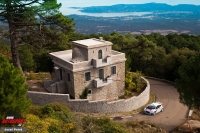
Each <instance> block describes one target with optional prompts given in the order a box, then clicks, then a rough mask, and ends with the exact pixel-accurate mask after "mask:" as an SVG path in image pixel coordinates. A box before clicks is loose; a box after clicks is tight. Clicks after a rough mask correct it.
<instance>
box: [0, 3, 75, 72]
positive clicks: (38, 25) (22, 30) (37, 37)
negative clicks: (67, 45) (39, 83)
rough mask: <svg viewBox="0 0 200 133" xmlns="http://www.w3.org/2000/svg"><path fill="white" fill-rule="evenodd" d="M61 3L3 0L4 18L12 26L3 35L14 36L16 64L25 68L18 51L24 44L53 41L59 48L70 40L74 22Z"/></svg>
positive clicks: (13, 60) (13, 44)
mask: <svg viewBox="0 0 200 133" xmlns="http://www.w3.org/2000/svg"><path fill="white" fill-rule="evenodd" d="M60 7H61V4H59V3H57V1H56V0H28V1H25V0H17V1H16V0H1V1H0V10H1V11H2V12H1V14H0V17H1V21H2V22H7V24H8V28H9V30H7V31H9V32H7V31H6V30H5V31H3V32H1V36H3V37H5V38H9V40H10V44H11V53H12V62H13V65H14V66H15V67H17V68H19V69H20V70H22V68H21V64H20V59H19V51H18V50H19V46H20V45H22V44H23V45H24V44H26V45H33V46H36V47H37V48H41V47H42V46H44V45H45V46H46V47H48V45H51V47H53V46H54V48H55V46H57V44H58V43H60V42H61V41H62V42H65V41H66V40H67V33H70V32H72V31H73V26H74V23H73V19H69V18H68V17H66V16H64V15H62V14H61V13H60V11H59V8H60ZM6 27H7V25H6ZM62 44H63V43H62ZM29 57H30V55H29ZM32 65H33V64H30V65H29V66H28V69H30V66H31V67H33V66H32ZM26 66H27V64H26ZM26 69H27V68H26Z"/></svg>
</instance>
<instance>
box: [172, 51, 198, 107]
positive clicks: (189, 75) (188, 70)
mask: <svg viewBox="0 0 200 133" xmlns="http://www.w3.org/2000/svg"><path fill="white" fill-rule="evenodd" d="M179 74H180V78H178V79H176V87H177V89H178V92H179V93H180V100H181V102H182V103H184V104H185V105H187V106H188V107H189V108H192V107H195V108H198V107H200V54H198V55H197V56H195V57H192V58H190V59H189V61H188V62H187V63H185V64H183V65H182V66H181V67H180V69H179Z"/></svg>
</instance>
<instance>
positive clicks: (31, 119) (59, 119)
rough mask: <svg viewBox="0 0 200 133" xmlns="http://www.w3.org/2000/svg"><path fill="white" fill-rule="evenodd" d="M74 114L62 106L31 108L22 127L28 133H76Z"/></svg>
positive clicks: (51, 105) (52, 105) (49, 105)
mask: <svg viewBox="0 0 200 133" xmlns="http://www.w3.org/2000/svg"><path fill="white" fill-rule="evenodd" d="M75 120H76V119H75V116H74V114H73V113H72V112H71V111H70V110H69V109H68V108H67V107H66V106H65V105H63V104H59V103H54V104H48V105H45V106H33V105H32V106H31V107H30V108H29V110H28V111H27V114H26V123H25V124H24V125H23V126H24V127H26V128H27V130H28V132H30V133H38V132H40V133H64V132H66V133H76V132H74V131H75V130H76V127H75Z"/></svg>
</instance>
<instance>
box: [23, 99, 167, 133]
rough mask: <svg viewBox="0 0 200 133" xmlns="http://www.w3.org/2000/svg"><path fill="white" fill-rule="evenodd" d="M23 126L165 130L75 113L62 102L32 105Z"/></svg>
mask: <svg viewBox="0 0 200 133" xmlns="http://www.w3.org/2000/svg"><path fill="white" fill-rule="evenodd" d="M25 118H26V122H25V124H24V125H23V127H26V128H27V129H28V132H30V133H38V132H40V133H41V132H42V133H98V132H104V133H140V132H158V133H159V132H161V131H162V133H165V130H164V129H162V128H160V127H158V126H156V125H155V124H153V123H147V122H144V121H141V122H140V121H137V120H136V121H131V122H126V123H117V122H114V121H112V120H110V119H109V118H108V117H100V118H95V117H93V116H92V115H91V114H76V115H75V114H74V113H72V112H71V111H70V110H69V108H68V107H67V106H65V105H63V104H60V103H52V104H47V105H45V106H35V105H32V106H30V108H29V109H28V111H27V112H26V115H25Z"/></svg>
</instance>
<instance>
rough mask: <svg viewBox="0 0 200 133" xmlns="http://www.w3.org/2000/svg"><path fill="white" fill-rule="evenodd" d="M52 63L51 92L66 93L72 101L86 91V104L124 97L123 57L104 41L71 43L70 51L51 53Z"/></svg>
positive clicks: (48, 88)
mask: <svg viewBox="0 0 200 133" xmlns="http://www.w3.org/2000/svg"><path fill="white" fill-rule="evenodd" d="M50 57H51V59H52V61H53V63H54V71H53V72H52V74H51V75H52V80H51V81H48V82H46V83H45V88H46V89H47V90H48V91H50V92H57V93H67V94H69V95H70V98H71V99H79V96H80V95H81V94H82V92H83V91H84V89H85V87H88V97H87V98H88V99H89V100H102V99H113V98H117V97H118V96H120V95H123V94H124V89H125V61H126V58H125V54H124V53H121V52H118V51H114V50H112V43H111V42H108V41H105V40H103V38H101V37H100V38H99V39H95V38H91V39H85V40H77V41H73V45H72V49H71V50H65V51H59V52H53V53H50Z"/></svg>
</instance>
